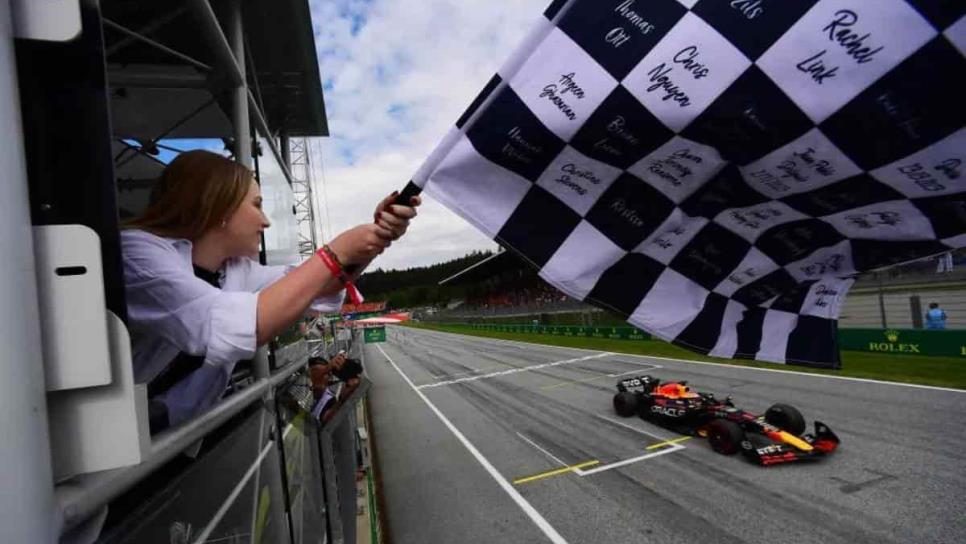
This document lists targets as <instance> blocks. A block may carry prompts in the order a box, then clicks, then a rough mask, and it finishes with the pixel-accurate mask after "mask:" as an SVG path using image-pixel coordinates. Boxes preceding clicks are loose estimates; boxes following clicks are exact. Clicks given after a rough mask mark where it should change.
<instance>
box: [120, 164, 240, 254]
mask: <svg viewBox="0 0 966 544" xmlns="http://www.w3.org/2000/svg"><path fill="white" fill-rule="evenodd" d="M254 179H255V178H254V176H253V175H252V172H251V170H249V169H248V168H245V167H244V166H242V165H240V164H238V163H236V162H234V161H232V160H230V159H227V158H225V157H222V156H221V155H218V154H216V153H212V152H210V151H201V150H197V151H186V152H184V153H181V154H180V155H178V156H177V157H176V158H175V159H174V160H173V161H171V162H170V163H169V164H168V165H167V166H166V167H165V169H164V172H162V173H161V178H160V179H159V180H158V182H157V185H155V187H154V190H153V191H152V192H151V203H150V204H149V205H148V209H147V210H146V211H145V212H144V214H143V215H141V216H140V217H138V218H135V219H132V220H130V221H127V222H126V223H125V224H124V227H125V228H137V229H143V230H146V231H148V232H151V233H153V234H157V235H159V236H167V237H172V238H185V239H188V240H197V239H198V238H200V237H201V235H202V234H204V233H205V232H207V231H208V230H209V229H211V228H214V227H217V226H219V225H221V224H222V223H223V222H224V221H227V220H228V218H229V217H231V215H232V214H233V213H235V210H237V209H238V207H239V206H241V204H242V202H243V201H244V200H245V195H247V194H248V190H249V189H250V187H251V183H252V181H254Z"/></svg>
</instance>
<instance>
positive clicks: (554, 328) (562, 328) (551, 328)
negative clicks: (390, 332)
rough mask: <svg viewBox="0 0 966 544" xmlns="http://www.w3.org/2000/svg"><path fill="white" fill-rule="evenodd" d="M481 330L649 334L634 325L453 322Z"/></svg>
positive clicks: (644, 336)
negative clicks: (586, 325)
mask: <svg viewBox="0 0 966 544" xmlns="http://www.w3.org/2000/svg"><path fill="white" fill-rule="evenodd" d="M454 325H455V326H458V327H467V328H470V329H474V330H481V331H495V332H516V333H528V334H546V335H551V336H576V337H586V338H610V339H612V340H650V339H651V335H650V334H648V333H646V332H644V331H642V330H640V329H638V328H635V327H581V326H575V325H524V324H520V325H513V324H509V325H506V324H479V323H468V324H454Z"/></svg>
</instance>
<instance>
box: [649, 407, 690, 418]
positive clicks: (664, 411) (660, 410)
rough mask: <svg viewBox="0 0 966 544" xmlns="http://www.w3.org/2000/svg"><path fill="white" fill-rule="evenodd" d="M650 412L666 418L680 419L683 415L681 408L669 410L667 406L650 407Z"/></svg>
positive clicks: (683, 411)
mask: <svg viewBox="0 0 966 544" xmlns="http://www.w3.org/2000/svg"><path fill="white" fill-rule="evenodd" d="M651 411H652V412H654V413H655V414H661V415H665V416H668V417H682V416H684V414H685V410H684V409H683V408H669V407H667V406H656V405H655V406H651Z"/></svg>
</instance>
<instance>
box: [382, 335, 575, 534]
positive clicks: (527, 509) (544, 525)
mask: <svg viewBox="0 0 966 544" xmlns="http://www.w3.org/2000/svg"><path fill="white" fill-rule="evenodd" d="M376 348H377V349H378V350H379V352H380V353H382V355H383V357H385V358H386V360H387V361H389V364H391V365H392V367H393V368H395V369H396V372H398V373H399V375H400V376H402V379H403V380H405V382H406V383H407V384H408V385H409V387H410V388H412V390H413V391H415V392H416V394H417V395H419V398H421V399H423V402H425V403H426V406H429V409H430V410H432V411H433V413H434V414H436V417H438V418H439V420H440V421H442V422H443V425H446V428H447V429H449V430H450V432H452V433H453V435H454V436H456V438H457V440H459V441H460V443H462V444H463V446H464V447H465V448H466V449H467V450H469V452H470V453H471V454H472V455H473V457H475V458H476V460H477V462H479V463H480V464H481V465H483V468H484V469H486V471H487V472H488V473H489V474H490V476H492V477H493V479H494V480H496V483H498V484H499V485H500V487H501V488H503V491H505V492H506V493H507V495H509V496H510V498H511V499H513V501H514V502H516V503H517V506H519V507H520V508H521V509H522V510H523V512H524V513H525V514H526V515H527V516H528V517H529V518H530V520H531V521H533V523H534V524H535V525H536V526H537V527H538V528H539V529H540V530H541V531H543V534H544V535H546V537H547V538H549V539H550V541H551V542H554V543H555V544H567V541H566V540H564V537H562V536H560V533H558V532H557V530H556V529H554V528H553V526H551V525H550V523H549V522H548V521H547V520H546V519H544V517H543V516H541V515H540V512H537V510H536V509H535V508H534V507H533V506H532V505H531V504H530V503H529V502H527V500H526V499H524V498H523V495H521V494H520V493H519V492H518V491H517V490H516V489H514V488H513V486H512V485H511V484H510V482H508V481H507V480H506V478H504V477H503V475H502V474H500V473H499V472H498V471H497V470H496V468H494V467H493V465H492V464H490V462H489V461H488V460H487V459H486V457H483V454H482V453H480V451H479V450H477V449H476V446H474V445H473V444H472V443H471V442H470V441H469V440H467V438H466V437H465V436H463V433H461V432H460V431H459V429H457V428H456V426H455V425H453V424H452V423H451V422H450V420H449V419H447V418H446V416H444V415H443V412H440V411H439V408H436V406H435V405H434V404H433V403H432V402H430V401H429V398H427V397H426V394H425V393H423V392H422V391H420V390H419V389H418V388H417V387H416V385H415V384H413V382H412V380H410V379H409V376H406V374H404V373H403V371H402V370H401V369H400V368H399V367H398V366H397V365H396V363H395V361H393V360H392V358H391V357H389V355H387V354H386V352H385V351H384V350H383V349H382V346H380V345H378V344H376Z"/></svg>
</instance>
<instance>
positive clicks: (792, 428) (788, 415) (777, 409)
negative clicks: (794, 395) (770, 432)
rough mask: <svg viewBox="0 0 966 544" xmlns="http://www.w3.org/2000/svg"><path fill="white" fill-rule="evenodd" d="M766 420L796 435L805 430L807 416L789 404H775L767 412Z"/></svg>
mask: <svg viewBox="0 0 966 544" xmlns="http://www.w3.org/2000/svg"><path fill="white" fill-rule="evenodd" d="M765 421H767V422H768V423H771V424H772V425H774V426H776V427H778V428H779V429H781V430H783V431H786V432H789V433H792V434H793V435H795V436H798V435H800V434H802V433H803V432H805V418H804V417H802V413H801V412H799V411H798V409H797V408H795V407H794V406H789V405H788V404H773V405H772V407H771V408H769V409H768V411H767V412H765Z"/></svg>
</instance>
